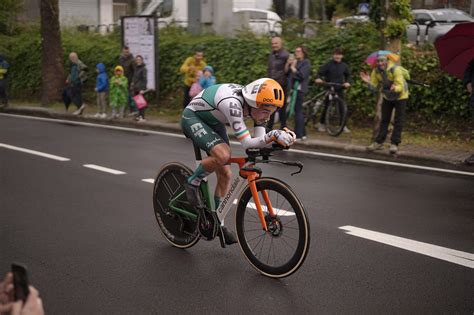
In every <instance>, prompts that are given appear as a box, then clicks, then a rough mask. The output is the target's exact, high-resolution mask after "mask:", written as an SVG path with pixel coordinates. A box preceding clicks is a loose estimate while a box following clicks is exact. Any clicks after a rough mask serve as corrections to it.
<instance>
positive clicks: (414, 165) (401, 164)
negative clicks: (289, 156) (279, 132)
mask: <svg viewBox="0 0 474 315" xmlns="http://www.w3.org/2000/svg"><path fill="white" fill-rule="evenodd" d="M290 152H295V153H301V154H306V155H314V156H321V157H330V158H336V159H341V160H349V161H356V162H364V163H372V164H382V165H390V166H398V167H405V168H413V169H419V170H425V171H432V172H441V173H449V174H457V175H467V176H474V172H463V171H456V170H450V169H444V168H437V167H428V166H421V165H416V164H406V163H397V162H389V161H383V160H375V159H365V158H358V157H355V156H346V155H337V154H330V153H322V152H310V151H303V150H297V149H290Z"/></svg>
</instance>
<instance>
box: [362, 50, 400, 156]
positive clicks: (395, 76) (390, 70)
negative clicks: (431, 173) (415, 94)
mask: <svg viewBox="0 0 474 315" xmlns="http://www.w3.org/2000/svg"><path fill="white" fill-rule="evenodd" d="M360 78H361V79H362V81H364V82H365V83H367V84H368V85H369V89H370V90H371V91H377V89H381V90H382V94H383V102H382V120H381V122H380V130H379V133H378V135H377V137H375V142H374V143H372V144H371V145H369V146H368V147H367V150H368V151H375V150H382V149H383V143H384V142H385V138H386V137H387V132H388V125H389V123H390V118H391V117H392V111H393V110H395V122H394V128H393V132H392V137H391V139H390V142H391V145H390V153H392V154H395V153H397V151H398V146H399V144H400V142H401V141H402V129H403V120H404V116H405V108H406V105H407V100H408V96H409V93H408V85H407V82H406V81H405V78H404V76H403V71H402V68H401V67H399V66H397V65H395V64H394V63H392V62H391V61H390V62H389V61H388V59H387V57H386V56H380V57H378V58H377V66H376V67H375V68H374V70H372V73H371V74H370V76H369V75H368V74H367V73H365V72H361V73H360Z"/></svg>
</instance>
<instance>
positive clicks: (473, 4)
mask: <svg viewBox="0 0 474 315" xmlns="http://www.w3.org/2000/svg"><path fill="white" fill-rule="evenodd" d="M470 14H471V16H473V15H474V0H471V12H470Z"/></svg>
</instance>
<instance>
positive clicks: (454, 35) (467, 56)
mask: <svg viewBox="0 0 474 315" xmlns="http://www.w3.org/2000/svg"><path fill="white" fill-rule="evenodd" d="M435 47H436V51H437V52H438V57H439V62H440V65H441V69H443V70H444V71H446V72H447V73H449V74H451V75H453V76H455V77H457V78H458V79H461V80H462V79H463V76H464V70H465V69H466V67H467V64H468V63H469V61H471V60H472V59H474V22H470V23H462V24H457V25H456V26H454V27H453V28H452V29H451V30H450V31H449V32H447V33H446V34H444V35H443V36H442V37H440V38H439V39H438V40H436V42H435Z"/></svg>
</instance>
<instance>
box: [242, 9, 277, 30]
mask: <svg viewBox="0 0 474 315" xmlns="http://www.w3.org/2000/svg"><path fill="white" fill-rule="evenodd" d="M233 12H234V13H237V12H246V13H248V16H249V28H250V30H252V32H254V33H255V34H260V35H268V34H272V35H280V34H281V30H282V25H281V18H280V17H279V16H278V14H276V13H275V12H273V11H268V10H260V9H252V8H243V9H234V11H233Z"/></svg>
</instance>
